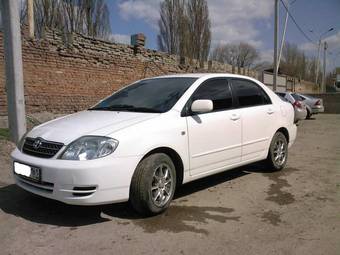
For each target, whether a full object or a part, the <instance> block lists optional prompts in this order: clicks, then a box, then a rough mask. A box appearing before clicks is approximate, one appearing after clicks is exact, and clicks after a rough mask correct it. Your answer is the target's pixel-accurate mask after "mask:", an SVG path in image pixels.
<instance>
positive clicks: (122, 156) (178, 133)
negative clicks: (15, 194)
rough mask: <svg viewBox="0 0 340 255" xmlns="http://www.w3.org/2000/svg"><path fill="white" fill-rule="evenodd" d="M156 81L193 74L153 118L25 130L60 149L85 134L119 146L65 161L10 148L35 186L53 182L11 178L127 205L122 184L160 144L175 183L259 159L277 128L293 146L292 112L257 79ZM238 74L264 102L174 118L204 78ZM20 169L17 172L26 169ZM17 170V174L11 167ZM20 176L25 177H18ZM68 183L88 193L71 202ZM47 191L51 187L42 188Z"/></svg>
mask: <svg viewBox="0 0 340 255" xmlns="http://www.w3.org/2000/svg"><path fill="white" fill-rule="evenodd" d="M162 77H163V78H164V77H197V78H198V79H197V80H196V81H195V82H194V83H193V84H192V85H191V86H190V87H189V88H188V89H187V91H186V92H185V93H184V94H183V95H182V97H181V98H180V99H179V100H178V101H177V103H176V104H175V105H174V106H173V108H172V109H171V110H169V111H168V112H165V113H161V114H158V113H157V114H155V113H137V112H109V111H83V112H79V113H75V114H71V115H68V116H64V117H62V118H59V119H56V120H52V121H50V122H47V123H45V124H43V125H40V126H38V127H36V128H34V129H33V130H31V131H30V132H29V133H28V134H27V136H28V137H32V138H35V137H42V138H44V139H45V140H51V141H56V142H62V143H64V144H65V145H68V144H69V143H71V142H73V141H74V140H76V139H78V138H80V137H82V136H85V135H95V136H106V137H111V138H114V139H116V140H118V141H119V145H118V147H117V149H116V150H115V151H114V153H112V154H110V155H108V156H106V157H103V158H99V159H94V160H84V161H72V160H61V159H58V157H59V156H60V154H61V153H62V152H63V150H64V149H65V146H64V148H63V149H62V150H61V151H60V152H59V153H58V154H57V155H56V156H54V157H53V158H51V159H43V158H38V157H33V156H29V155H27V154H24V153H22V152H21V151H20V150H18V149H16V150H15V151H14V152H13V153H12V155H11V156H12V160H13V161H15V162H22V163H23V164H27V165H34V166H38V167H39V168H41V173H42V181H44V182H50V183H53V184H54V187H53V192H51V193H48V192H44V191H42V190H41V189H39V188H40V187H41V185H42V184H37V183H33V184H31V185H27V184H25V182H23V181H20V179H19V178H18V177H17V176H16V177H15V178H16V181H17V184H18V185H19V186H21V187H22V188H24V189H26V190H28V191H30V192H32V193H35V194H38V195H41V196H45V197H48V198H52V199H56V200H59V201H62V202H65V203H69V204H79V205H93V204H105V203H113V202H121V201H127V200H128V199H129V190H130V183H131V179H132V176H133V173H134V171H135V169H136V166H137V165H138V163H139V162H140V161H141V160H142V158H143V157H144V156H145V155H146V154H148V153H149V152H150V151H152V150H154V149H157V148H160V147H168V148H170V149H172V150H174V151H175V152H177V154H178V155H179V156H180V158H181V160H182V163H183V168H184V173H183V176H184V178H183V182H184V183H186V182H190V181H192V180H195V179H198V178H202V177H204V176H208V175H211V174H214V173H218V172H221V171H225V170H227V169H231V168H234V167H238V166H241V165H245V164H248V163H251V162H255V161H260V160H263V159H265V158H266V156H267V153H268V149H269V145H270V141H271V139H272V137H273V135H274V134H275V132H276V131H277V130H278V129H279V128H281V127H284V128H286V129H287V130H288V132H289V137H290V143H289V145H291V144H293V143H294V140H295V137H296V126H295V125H294V124H293V121H294V111H293V107H292V106H291V105H290V104H289V103H286V102H284V101H282V100H281V99H280V98H279V97H278V96H277V95H276V94H275V93H273V92H272V91H271V90H270V88H268V87H267V86H265V85H264V84H262V83H261V82H259V81H257V80H255V79H253V78H249V77H246V76H241V75H233V74H186V75H172V76H162ZM216 77H226V78H228V77H239V78H243V79H249V80H251V81H253V82H255V83H257V84H258V85H259V86H260V87H262V88H263V90H264V91H265V92H266V93H267V94H268V96H269V97H270V99H271V102H272V104H268V105H263V106H255V107H247V108H240V109H231V110H225V111H218V112H209V113H204V114H196V115H194V116H186V117H182V116H181V111H182V109H183V107H184V106H185V105H186V103H187V102H188V100H189V98H190V97H191V95H192V94H193V92H194V91H195V90H196V89H197V88H198V87H199V86H200V85H201V84H202V83H203V82H204V81H206V80H207V79H210V78H216ZM24 169H26V170H21V172H24V171H27V168H24ZM19 171H20V170H19ZM25 173H26V174H28V173H27V172H25ZM74 186H95V187H97V189H96V190H95V192H94V194H93V195H90V196H86V197H79V196H78V197H76V196H73V195H72V192H70V191H72V189H73V187H74ZM49 189H52V188H50V187H49Z"/></svg>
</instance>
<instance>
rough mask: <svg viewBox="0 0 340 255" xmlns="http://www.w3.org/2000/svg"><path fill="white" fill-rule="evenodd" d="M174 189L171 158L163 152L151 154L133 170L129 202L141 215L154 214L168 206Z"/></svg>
mask: <svg viewBox="0 0 340 255" xmlns="http://www.w3.org/2000/svg"><path fill="white" fill-rule="evenodd" d="M175 189H176V169H175V165H174V163H173V162H172V160H171V158H170V157H169V156H168V155H166V154H164V153H155V154H151V155H150V156H148V157H146V158H144V159H143V160H142V161H141V162H140V163H139V164H138V166H137V168H136V170H135V173H134V175H133V177H132V181H131V186H130V198H129V202H130V204H131V206H132V208H133V209H134V210H135V211H137V212H138V213H139V214H141V215H144V216H151V215H156V214H159V213H162V212H163V211H165V210H166V209H167V208H168V207H169V205H170V203H171V200H172V198H173V196H174V193H175Z"/></svg>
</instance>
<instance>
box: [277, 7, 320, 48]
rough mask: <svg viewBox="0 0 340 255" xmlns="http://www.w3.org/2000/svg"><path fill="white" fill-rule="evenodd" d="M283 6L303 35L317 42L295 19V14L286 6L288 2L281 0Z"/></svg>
mask: <svg viewBox="0 0 340 255" xmlns="http://www.w3.org/2000/svg"><path fill="white" fill-rule="evenodd" d="M280 1H281V3H282V5H283V7H284V8H285V9H286V11H287V13H288V15H289V17H290V18H291V19H292V21H293V22H294V24H295V26H296V27H297V28H298V29H299V31H300V32H301V33H302V35H303V36H304V37H305V38H306V39H307V40H308V41H310V42H311V43H313V44H315V42H314V41H313V40H312V39H311V38H310V37H309V36H308V35H307V34H306V33H305V31H303V29H302V28H301V27H300V25H299V24H298V23H297V21H296V20H295V18H294V16H293V15H292V14H291V13H290V11H289V9H288V7H287V6H286V4H285V3H284V1H283V0H280Z"/></svg>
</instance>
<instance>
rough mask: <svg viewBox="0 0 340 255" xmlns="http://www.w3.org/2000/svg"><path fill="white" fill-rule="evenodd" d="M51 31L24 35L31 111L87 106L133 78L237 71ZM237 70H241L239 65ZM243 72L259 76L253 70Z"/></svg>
mask: <svg viewBox="0 0 340 255" xmlns="http://www.w3.org/2000/svg"><path fill="white" fill-rule="evenodd" d="M67 39H68V40H67V41H68V42H69V43H67V44H66V43H65V38H63V36H62V34H60V33H58V32H55V31H49V32H46V34H45V37H44V39H39V40H31V39H28V38H27V37H25V36H24V35H23V37H22V52H23V65H24V86H25V100H26V111H27V113H35V112H46V111H47V112H52V113H70V112H74V111H79V110H82V109H86V108H88V107H90V106H91V105H93V104H94V103H96V102H97V101H98V100H99V99H101V98H103V97H105V96H107V95H110V94H111V93H112V92H113V91H115V90H117V89H119V88H120V87H122V86H124V85H126V84H129V83H130V82H132V81H135V80H138V79H142V78H145V77H151V76H157V75H162V74H169V73H170V74H171V73H184V72H186V73H187V72H232V71H233V69H232V67H231V66H229V65H225V64H222V63H218V62H211V61H210V62H206V63H201V64H199V63H197V62H196V61H192V62H189V61H188V60H186V59H181V60H180V58H179V57H178V56H174V55H169V54H166V53H163V52H158V51H155V50H150V49H145V48H143V47H133V46H130V45H123V44H117V43H112V42H106V41H102V40H98V39H93V38H90V37H86V36H83V35H79V34H73V35H72V36H71V37H69V38H67ZM236 71H237V70H236ZM240 73H241V74H246V75H250V76H253V77H257V74H256V73H255V72H252V71H248V70H242V69H241V70H240ZM0 115H7V104H6V91H5V77H4V56H3V40H2V34H1V33H0Z"/></svg>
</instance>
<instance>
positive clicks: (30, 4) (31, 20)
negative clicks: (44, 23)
mask: <svg viewBox="0 0 340 255" xmlns="http://www.w3.org/2000/svg"><path fill="white" fill-rule="evenodd" d="M27 20H28V34H29V37H30V38H31V39H33V38H34V10H33V0H27Z"/></svg>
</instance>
